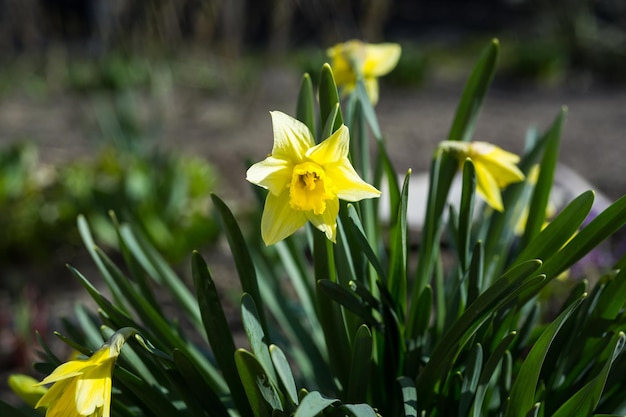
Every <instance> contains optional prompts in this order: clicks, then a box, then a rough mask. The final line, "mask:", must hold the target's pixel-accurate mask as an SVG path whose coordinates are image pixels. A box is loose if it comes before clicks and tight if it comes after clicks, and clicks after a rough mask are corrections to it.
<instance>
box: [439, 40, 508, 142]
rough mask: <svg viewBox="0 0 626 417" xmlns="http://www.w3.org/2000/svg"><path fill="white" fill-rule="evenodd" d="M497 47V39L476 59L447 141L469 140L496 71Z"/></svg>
mask: <svg viewBox="0 0 626 417" xmlns="http://www.w3.org/2000/svg"><path fill="white" fill-rule="evenodd" d="M499 46H500V44H499V42H498V40H497V39H494V40H492V41H491V43H490V44H489V46H487V47H486V48H485V49H484V50H483V52H482V54H481V56H480V58H478V62H477V63H476V65H475V66H474V70H473V71H472V73H471V75H470V77H469V79H468V80H467V83H466V84H465V89H464V90H463V95H462V96H461V101H460V102H459V105H458V107H457V110H456V114H455V116H454V121H453V122H452V127H451V128H450V133H449V134H448V140H462V141H470V140H471V138H472V134H473V132H474V126H475V124H476V120H477V119H478V114H479V113H480V109H481V107H482V103H483V99H484V98H485V96H486V95H487V91H489V87H490V86H491V81H492V80H493V76H494V74H495V71H496V62H497V60H498V50H499Z"/></svg>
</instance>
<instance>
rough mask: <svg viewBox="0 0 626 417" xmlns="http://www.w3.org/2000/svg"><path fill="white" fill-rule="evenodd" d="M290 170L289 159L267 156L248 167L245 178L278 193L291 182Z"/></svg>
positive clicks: (275, 193) (273, 192)
mask: <svg viewBox="0 0 626 417" xmlns="http://www.w3.org/2000/svg"><path fill="white" fill-rule="evenodd" d="M291 171H292V167H291V166H290V164H289V161H286V160H284V159H278V158H274V157H273V156H269V157H267V158H265V159H264V160H262V161H261V162H257V163H256V164H254V165H252V166H251V167H250V168H248V171H247V172H246V180H248V181H249V182H251V183H252V184H256V185H259V186H261V187H263V188H267V189H268V190H269V191H270V193H272V194H274V195H278V194H280V193H281V192H283V191H284V190H285V188H286V187H287V186H288V185H289V183H290V182H291Z"/></svg>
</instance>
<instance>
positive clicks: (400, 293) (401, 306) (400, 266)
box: [387, 170, 411, 317]
mask: <svg viewBox="0 0 626 417" xmlns="http://www.w3.org/2000/svg"><path fill="white" fill-rule="evenodd" d="M410 178H411V170H409V171H408V172H407V174H406V176H405V177H404V183H403V184H402V192H401V193H400V201H399V202H398V205H397V207H396V211H395V212H392V213H394V214H395V215H394V219H395V220H392V222H391V231H390V248H389V274H388V277H389V281H388V287H387V288H388V289H389V293H390V294H391V297H392V299H393V300H394V304H395V306H396V309H397V313H398V314H399V315H400V316H401V317H404V314H405V312H406V298H407V267H408V265H407V258H408V237H407V205H408V200H409V180H410Z"/></svg>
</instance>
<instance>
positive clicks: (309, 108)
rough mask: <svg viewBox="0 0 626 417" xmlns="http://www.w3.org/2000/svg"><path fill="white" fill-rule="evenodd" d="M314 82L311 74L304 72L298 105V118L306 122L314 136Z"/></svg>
mask: <svg viewBox="0 0 626 417" xmlns="http://www.w3.org/2000/svg"><path fill="white" fill-rule="evenodd" d="M314 103H315V100H314V94H313V83H312V82H311V76H310V75H309V74H304V75H303V76H302V81H301V82H300V91H299V92H298V104H297V106H296V119H298V120H300V121H301V122H302V123H304V124H305V125H306V126H307V127H308V128H309V130H310V131H311V133H312V134H313V137H316V136H315V109H314Z"/></svg>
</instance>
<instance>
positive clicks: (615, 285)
mask: <svg viewBox="0 0 626 417" xmlns="http://www.w3.org/2000/svg"><path fill="white" fill-rule="evenodd" d="M624 303H626V268H623V269H620V271H619V272H618V273H617V275H615V276H614V277H612V278H610V279H609V281H608V282H607V284H606V288H605V290H604V291H603V292H602V294H600V298H599V299H598V304H597V307H596V309H595V310H594V314H595V315H596V316H599V317H601V318H602V319H605V320H615V319H616V318H617V316H618V315H619V314H620V312H621V311H622V309H623V308H624Z"/></svg>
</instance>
